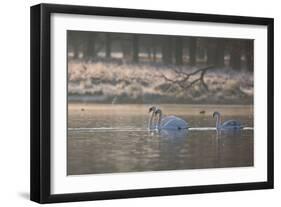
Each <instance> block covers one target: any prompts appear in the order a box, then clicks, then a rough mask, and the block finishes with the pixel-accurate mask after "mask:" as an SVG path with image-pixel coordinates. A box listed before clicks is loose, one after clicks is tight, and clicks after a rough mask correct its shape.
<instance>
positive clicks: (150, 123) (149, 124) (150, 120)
mask: <svg viewBox="0 0 281 207" xmlns="http://www.w3.org/2000/svg"><path fill="white" fill-rule="evenodd" d="M154 115H155V113H154V111H153V112H152V113H151V115H150V118H149V120H148V129H152V121H153V117H154Z"/></svg>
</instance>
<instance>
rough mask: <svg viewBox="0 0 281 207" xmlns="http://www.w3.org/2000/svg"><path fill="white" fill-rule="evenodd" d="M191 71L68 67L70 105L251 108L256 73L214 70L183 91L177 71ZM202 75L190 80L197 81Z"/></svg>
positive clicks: (102, 65) (147, 66)
mask: <svg viewBox="0 0 281 207" xmlns="http://www.w3.org/2000/svg"><path fill="white" fill-rule="evenodd" d="M194 70H196V68H191V67H186V66H185V67H176V66H164V65H161V64H154V65H152V64H124V63H122V64H121V63H105V62H95V63H82V62H74V61H72V62H69V63H68V99H69V101H91V102H97V103H113V104H114V103H177V104H180V103H189V104H190V103H192V104H252V103H253V91H254V88H253V73H250V72H247V71H239V72H237V71H234V70H231V69H218V68H214V69H212V70H208V71H207V72H206V74H205V75H204V82H205V84H206V85H207V88H206V87H203V86H202V83H200V82H197V83H196V84H194V85H192V86H191V87H188V88H186V87H182V86H181V84H177V83H176V82H171V81H167V79H165V78H163V74H164V75H165V77H166V78H168V79H169V80H177V79H179V80H180V79H181V77H180V76H179V74H178V73H176V72H175V71H181V72H184V73H190V72H193V71H194ZM199 75H200V74H196V75H194V76H192V77H190V79H189V81H190V82H192V81H193V80H195V79H197V78H198V77H199Z"/></svg>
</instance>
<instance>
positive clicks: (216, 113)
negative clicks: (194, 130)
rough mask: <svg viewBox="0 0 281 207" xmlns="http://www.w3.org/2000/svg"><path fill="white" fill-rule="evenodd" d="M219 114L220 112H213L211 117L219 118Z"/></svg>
mask: <svg viewBox="0 0 281 207" xmlns="http://www.w3.org/2000/svg"><path fill="white" fill-rule="evenodd" d="M220 115H221V114H220V112H217V111H215V112H214V113H213V117H219V116H220Z"/></svg>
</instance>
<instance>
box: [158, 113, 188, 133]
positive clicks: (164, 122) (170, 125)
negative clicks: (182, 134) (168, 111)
mask: <svg viewBox="0 0 281 207" xmlns="http://www.w3.org/2000/svg"><path fill="white" fill-rule="evenodd" d="M155 115H156V116H157V115H158V123H157V126H156V128H157V129H158V130H160V129H166V130H181V129H188V123H187V122H186V121H184V120H183V119H181V118H179V117H176V116H166V117H164V118H163V119H162V111H161V109H157V110H156V111H155Z"/></svg>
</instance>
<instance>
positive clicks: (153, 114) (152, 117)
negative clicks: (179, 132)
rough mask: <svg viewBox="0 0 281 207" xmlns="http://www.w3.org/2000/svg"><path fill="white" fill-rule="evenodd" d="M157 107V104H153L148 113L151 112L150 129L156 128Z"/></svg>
mask: <svg viewBox="0 0 281 207" xmlns="http://www.w3.org/2000/svg"><path fill="white" fill-rule="evenodd" d="M156 110H157V108H156V107H155V106H151V107H150V108H149V110H148V113H151V115H150V118H149V120H148V129H149V130H151V129H155V127H156V124H155V121H154V120H155V112H156Z"/></svg>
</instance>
